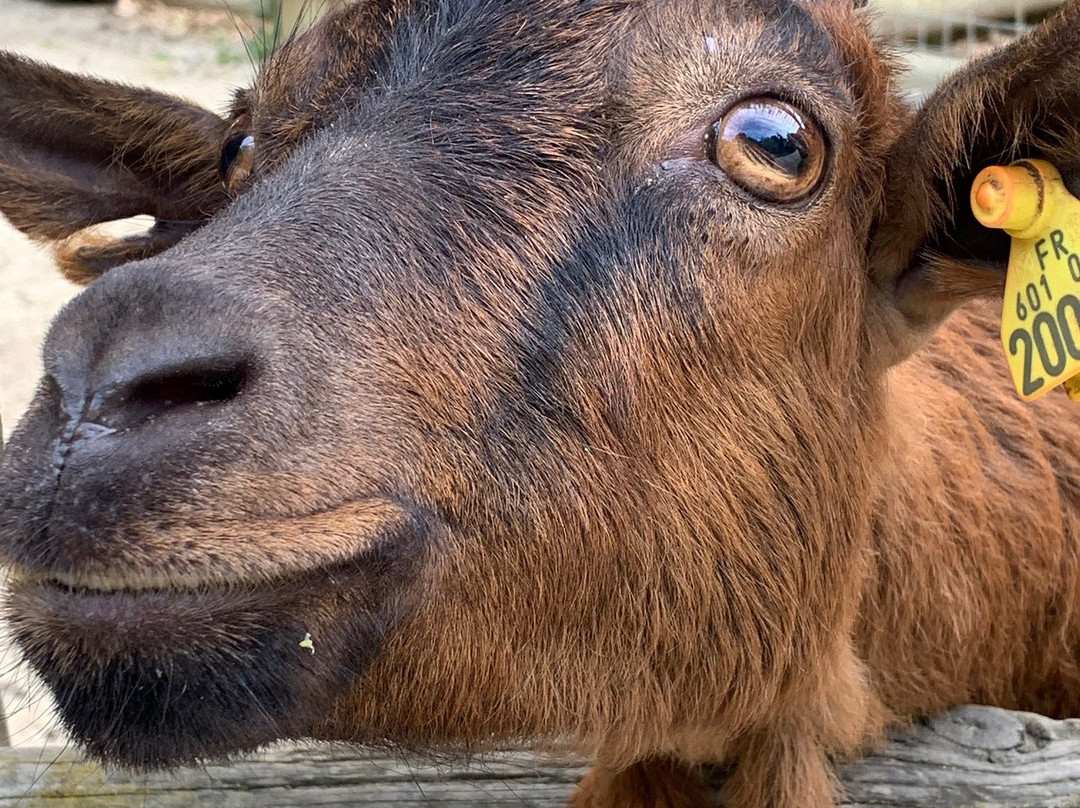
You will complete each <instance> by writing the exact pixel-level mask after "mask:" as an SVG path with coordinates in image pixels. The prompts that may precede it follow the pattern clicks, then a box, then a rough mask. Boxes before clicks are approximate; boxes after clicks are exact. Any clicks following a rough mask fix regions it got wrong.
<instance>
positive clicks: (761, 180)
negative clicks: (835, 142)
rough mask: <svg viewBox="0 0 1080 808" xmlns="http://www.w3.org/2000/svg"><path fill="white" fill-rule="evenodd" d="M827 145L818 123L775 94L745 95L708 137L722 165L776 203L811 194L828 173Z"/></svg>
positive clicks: (711, 156)
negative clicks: (771, 95) (764, 95)
mask: <svg viewBox="0 0 1080 808" xmlns="http://www.w3.org/2000/svg"><path fill="white" fill-rule="evenodd" d="M827 150H828V146H827V144H826V141H825V136H824V135H823V134H822V132H821V129H820V128H819V127H818V125H817V124H816V123H815V122H814V121H813V120H812V119H811V118H810V117H809V116H807V115H805V114H803V113H802V112H800V111H799V110H798V109H796V108H795V107H793V106H792V105H791V104H788V103H785V102H784V101H780V100H778V99H775V98H754V99H750V100H746V101H740V102H739V103H738V104H736V105H735V106H733V107H731V108H730V109H729V110H728V111H727V112H725V113H724V115H723V117H721V118H720V120H718V121H717V122H716V123H714V124H713V126H712V128H711V129H710V131H709V134H708V137H707V140H706V151H707V154H708V156H709V159H710V160H711V161H712V162H713V163H714V164H715V165H716V167H717V168H719V169H720V170H721V171H723V172H724V173H725V174H727V175H728V177H730V178H731V179H732V181H734V182H735V183H737V184H738V185H740V186H741V187H742V188H744V189H745V190H747V191H749V192H750V193H751V194H753V195H754V196H756V197H758V198H760V199H762V200H764V201H766V202H772V203H792V202H800V201H802V200H805V199H808V198H809V197H810V196H811V195H812V194H813V193H814V191H816V190H817V189H818V188H819V187H820V185H821V181H822V179H823V178H824V175H825V164H826V152H827Z"/></svg>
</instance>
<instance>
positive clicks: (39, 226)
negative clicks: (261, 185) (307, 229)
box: [0, 52, 229, 282]
mask: <svg viewBox="0 0 1080 808" xmlns="http://www.w3.org/2000/svg"><path fill="white" fill-rule="evenodd" d="M226 130H227V122H226V121H225V120H223V119H222V118H220V117H218V116H217V115H215V114H213V113H211V112H208V111H207V110H204V109H202V108H200V107H197V106H194V105H192V104H189V103H186V102H184V101H181V100H179V99H176V98H172V97H170V96H167V95H163V94H161V93H156V92H152V91H150V90H142V89H137V88H133V87H127V86H124V85H120V84H114V83H111V82H107V81H101V80H97V79H90V78H86V77H83V76H77V75H75V74H72V73H67V72H65V71H62V70H58V69H56V68H52V67H47V66H45V65H41V64H37V63H35V62H32V61H29V60H27V59H23V58H21V57H18V56H16V55H14V54H10V53H4V52H0V213H3V215H4V216H5V217H7V219H8V220H9V221H10V222H11V223H12V224H13V225H14V226H15V227H16V228H18V229H19V230H21V231H22V232H24V233H26V234H27V235H28V236H30V237H31V238H34V239H38V240H41V241H46V242H52V243H54V244H56V245H57V246H58V255H59V257H61V267H62V268H63V269H64V271H65V274H67V275H68V276H69V277H71V278H72V279H73V280H76V281H79V282H86V281H88V280H91V279H92V278H93V277H96V276H97V275H99V274H101V273H102V272H104V271H106V270H108V269H109V268H110V267H112V266H115V265H116V264H119V263H123V262H125V261H129V260H132V259H134V258H144V257H147V256H149V255H152V254H154V253H156V252H159V251H161V250H163V249H165V248H166V247H168V246H171V245H172V244H174V243H175V242H176V241H179V240H180V238H182V237H183V236H184V235H186V234H187V233H189V232H191V230H193V229H195V228H196V227H197V226H199V225H200V224H201V223H202V222H204V221H205V220H206V219H208V218H209V217H210V216H211V215H212V214H213V213H214V212H216V211H217V210H219V209H220V208H222V207H223V206H224V205H225V204H227V202H228V201H229V198H228V196H227V195H226V193H225V190H224V188H223V187H222V184H221V180H220V176H219V170H218V166H219V159H220V150H221V144H222V140H223V138H224V135H225V132H226ZM140 214H146V215H150V216H153V217H154V218H155V219H156V220H157V225H156V226H155V227H154V228H153V229H152V230H151V231H150V232H149V233H148V234H147V235H146V236H144V237H135V238H128V239H120V240H112V241H109V240H102V238H101V237H96V238H87V239H85V240H80V238H79V235H78V234H79V233H80V231H83V230H84V229H85V228H88V227H91V226H92V225H96V224H100V223H102V222H108V221H114V220H117V219H124V218H128V217H130V216H136V215H140Z"/></svg>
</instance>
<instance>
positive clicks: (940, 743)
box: [0, 707, 1080, 808]
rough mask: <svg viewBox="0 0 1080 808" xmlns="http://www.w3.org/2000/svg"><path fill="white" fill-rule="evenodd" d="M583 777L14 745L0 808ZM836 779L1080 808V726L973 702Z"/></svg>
mask: <svg viewBox="0 0 1080 808" xmlns="http://www.w3.org/2000/svg"><path fill="white" fill-rule="evenodd" d="M583 772H584V767H580V766H575V765H570V764H564V763H557V762H553V761H550V760H544V759H541V758H537V757H535V756H532V755H527V754H522V753H513V752H508V753H501V754H497V755H491V756H487V757H485V758H484V759H483V760H478V761H474V762H473V763H472V764H470V765H468V766H465V765H461V764H454V763H451V762H448V761H439V760H435V759H431V758H428V759H422V758H410V759H408V760H406V759H402V758H398V757H392V756H387V755H385V754H383V753H378V752H370V751H365V750H361V749H355V748H349V747H344V746H342V747H328V746H312V747H309V748H304V747H287V748H286V747H282V748H276V749H272V750H270V751H267V752H264V753H262V754H259V755H256V756H253V757H250V758H245V759H243V760H238V761H235V762H232V763H230V764H214V765H207V766H205V767H203V768H198V769H185V770H182V771H179V772H176V773H175V774H153V775H133V774H128V773H124V772H109V773H108V774H106V773H105V772H104V771H102V769H101V768H99V767H98V766H96V765H94V764H92V763H87V762H85V761H82V760H81V759H80V758H79V756H78V755H77V754H75V753H73V752H71V751H62V752H57V750H55V749H26V748H24V749H5V750H0V806H16V805H18V806H20V808H45V806H48V807H49V808H174V807H175V808H180V806H184V808H188V807H189V806H196V805H207V806H216V807H218V808H300V807H301V806H304V807H305V808H306V807H307V806H317V807H318V808H346V806H348V808H358V807H359V806H371V807H372V808H389V806H395V808H432V806H439V808H466V807H467V808H524V807H525V806H529V807H531V808H557V807H560V808H561V806H562V805H563V804H564V802H565V800H566V798H567V796H568V795H569V793H570V791H571V790H572V788H573V785H574V783H575V782H576V781H577V779H578V778H579V777H580V776H581V774H582V773H583ZM837 772H838V774H839V775H840V778H841V780H842V781H843V782H844V785H845V787H846V788H847V791H848V795H847V799H846V802H845V803H844V805H846V806H848V807H849V808H915V806H919V808H976V806H977V807H978V808H1020V806H1039V808H1080V721H1075V720H1074V721H1051V720H1050V719H1047V718H1043V717H1041V716H1036V715H1031V714H1028V713H1010V712H1006V711H1004V710H997V709H994V708H988V707H962V708H959V709H957V710H954V711H952V712H950V713H947V714H945V715H942V716H939V717H937V718H934V719H930V720H927V721H924V722H920V723H918V724H916V725H915V726H913V727H912V728H911V729H910V730H909V731H904V732H897V733H895V734H894V737H893V738H892V739H891V740H890V741H889V743H888V744H886V745H885V746H884V747H883V748H882V749H881V750H880V751H878V752H877V753H875V754H872V755H869V756H867V757H866V758H864V759H862V760H859V761H857V762H852V763H845V764H841V765H839V766H838V767H837Z"/></svg>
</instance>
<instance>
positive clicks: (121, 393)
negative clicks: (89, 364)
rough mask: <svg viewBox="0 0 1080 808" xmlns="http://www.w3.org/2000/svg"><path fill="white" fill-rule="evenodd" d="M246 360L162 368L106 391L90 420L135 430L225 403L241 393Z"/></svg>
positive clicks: (115, 427)
mask: <svg viewBox="0 0 1080 808" xmlns="http://www.w3.org/2000/svg"><path fill="white" fill-rule="evenodd" d="M248 375H249V371H248V366H247V364H246V363H234V362H229V363H224V364H214V363H190V364H184V365H179V366H175V367H172V368H169V369H162V370H158V371H156V372H152V373H147V374H146V375H144V376H142V377H140V378H137V379H134V380H132V381H131V382H129V383H127V384H123V385H119V386H115V387H112V388H110V389H108V390H105V391H102V393H101V394H100V395H98V396H95V400H94V402H93V404H92V405H91V411H90V412H88V413H87V415H86V419H87V420H92V421H94V422H96V423H99V424H101V425H103V426H107V427H110V428H112V429H118V430H120V429H131V428H133V427H136V426H139V425H140V424H142V423H144V422H146V421H149V420H151V419H153V418H157V417H159V416H162V415H165V414H166V413H168V412H171V411H174V410H178V409H181V408H186V407H201V406H205V405H209V404H224V403H227V402H229V401H231V400H233V399H235V398H236V397H237V396H239V395H240V393H241V391H242V390H243V389H244V386H245V384H246V383H247V380H248Z"/></svg>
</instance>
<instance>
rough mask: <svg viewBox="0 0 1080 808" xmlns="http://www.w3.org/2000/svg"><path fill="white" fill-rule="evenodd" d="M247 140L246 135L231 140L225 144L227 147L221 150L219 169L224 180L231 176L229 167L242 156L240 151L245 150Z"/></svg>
mask: <svg viewBox="0 0 1080 808" xmlns="http://www.w3.org/2000/svg"><path fill="white" fill-rule="evenodd" d="M246 139H247V136H246V135H237V136H236V137H233V138H229V140H228V141H227V142H226V143H225V147H224V148H223V149H222V150H221V165H220V167H219V168H220V170H221V176H222V179H224V178H225V177H227V176H228V175H229V166H231V165H232V164H233V162H235V160H236V158H237V157H239V156H240V149H241V148H243V146H244V141H245V140H246Z"/></svg>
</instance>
